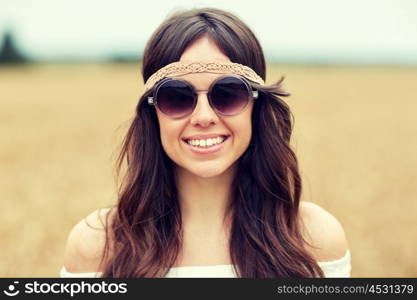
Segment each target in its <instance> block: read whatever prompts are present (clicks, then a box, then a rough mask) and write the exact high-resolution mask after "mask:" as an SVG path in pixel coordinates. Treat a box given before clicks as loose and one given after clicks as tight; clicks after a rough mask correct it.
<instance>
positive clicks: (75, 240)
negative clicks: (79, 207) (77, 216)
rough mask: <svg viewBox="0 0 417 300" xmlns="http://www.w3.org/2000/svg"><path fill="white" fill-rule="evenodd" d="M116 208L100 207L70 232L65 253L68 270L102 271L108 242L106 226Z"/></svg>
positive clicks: (72, 271)
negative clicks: (104, 252)
mask: <svg viewBox="0 0 417 300" xmlns="http://www.w3.org/2000/svg"><path fill="white" fill-rule="evenodd" d="M114 212H115V209H114V208H103V209H98V210H96V211H94V212H92V213H91V214H89V215H88V216H87V217H85V218H84V219H82V220H81V221H79V222H78V223H77V224H76V225H75V226H74V227H73V228H72V229H71V232H70V233H69V236H68V239H67V245H66V248H65V254H64V266H65V269H66V270H67V271H68V272H71V273H83V272H97V271H100V270H101V268H100V262H101V259H102V256H103V251H104V247H105V243H106V226H108V224H110V222H111V219H112V217H113V215H114Z"/></svg>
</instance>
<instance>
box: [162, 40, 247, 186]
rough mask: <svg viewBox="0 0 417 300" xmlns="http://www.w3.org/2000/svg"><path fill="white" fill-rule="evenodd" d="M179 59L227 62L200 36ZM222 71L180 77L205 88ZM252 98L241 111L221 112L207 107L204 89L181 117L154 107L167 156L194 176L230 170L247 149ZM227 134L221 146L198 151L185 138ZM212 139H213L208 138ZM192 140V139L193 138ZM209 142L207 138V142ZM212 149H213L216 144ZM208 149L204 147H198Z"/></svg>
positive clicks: (196, 87)
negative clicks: (225, 113) (212, 150)
mask: <svg viewBox="0 0 417 300" xmlns="http://www.w3.org/2000/svg"><path fill="white" fill-rule="evenodd" d="M180 61H181V62H214V61H217V62H230V59H229V58H228V57H227V56H226V55H225V54H223V53H222V51H221V50H220V49H219V48H218V47H217V45H216V44H215V43H214V42H213V41H212V40H210V39H209V38H207V37H202V38H200V39H198V40H196V41H195V42H194V43H192V44H191V45H190V46H189V47H188V48H187V49H186V50H185V51H184V53H183V54H182V56H181V58H180ZM220 76H222V74H213V73H192V74H186V75H182V76H178V77H179V78H182V79H185V80H186V81H188V82H189V83H191V84H192V85H193V86H194V88H195V89H197V90H208V89H209V87H210V84H211V83H212V82H213V81H214V80H215V79H216V78H218V77H220ZM252 110H253V101H252V100H251V101H249V104H248V105H247V107H246V108H245V110H244V111H242V112H241V113H240V114H238V115H235V116H222V115H218V114H216V112H215V111H214V110H213V109H212V108H211V107H210V104H209V102H208V98H207V94H206V93H199V94H198V101H197V105H196V107H195V109H194V111H193V112H192V113H191V114H190V115H188V116H186V117H183V118H180V119H172V118H170V117H168V116H166V115H164V114H163V113H161V112H160V111H159V110H158V109H157V110H156V112H157V116H158V120H159V126H160V135H161V141H162V146H163V148H164V150H165V152H166V154H167V155H168V157H169V158H170V159H171V160H172V161H173V162H174V163H175V164H176V165H177V167H178V168H180V169H181V171H186V172H190V173H192V174H194V175H195V176H199V177H204V178H210V177H215V176H218V175H220V174H222V173H224V172H225V171H227V170H229V169H230V168H231V167H232V166H234V163H235V162H236V161H237V160H238V158H239V157H240V156H241V155H242V154H243V153H244V152H245V150H246V149H247V147H248V145H249V142H250V139H251V136H252V122H251V116H252ZM212 134H215V136H224V135H226V136H228V138H227V139H226V140H225V141H224V142H223V143H221V144H220V145H216V146H214V147H216V148H220V149H219V150H218V151H216V152H212V153H204V154H202V153H197V152H196V151H198V150H199V149H201V148H196V147H193V146H191V145H189V144H188V143H187V142H185V141H184V139H185V138H190V137H192V136H195V135H203V137H201V138H195V139H194V140H207V139H206V138H204V135H212ZM211 142H213V140H211ZM193 143H194V142H193ZM209 143H210V142H209ZM214 147H213V148H212V149H215V148H214ZM203 150H205V151H207V150H210V148H209V147H208V148H203V149H201V151H203Z"/></svg>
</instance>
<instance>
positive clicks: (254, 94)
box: [148, 75, 259, 119]
mask: <svg viewBox="0 0 417 300" xmlns="http://www.w3.org/2000/svg"><path fill="white" fill-rule="evenodd" d="M229 77H233V78H237V79H239V80H241V81H242V82H243V84H244V85H245V87H246V89H247V92H248V100H247V102H246V104H245V106H244V107H243V108H242V110H240V111H239V112H237V113H235V114H233V115H228V114H224V113H222V112H220V111H218V110H217V109H216V108H215V107H214V106H213V104H212V100H211V97H210V93H211V91H212V89H213V87H214V86H215V84H216V83H217V82H219V81H220V80H222V79H224V78H229ZM171 80H175V81H181V82H183V83H184V84H186V85H187V86H189V87H190V88H191V90H192V92H193V100H194V102H193V109H192V110H191V111H190V113H186V114H184V115H181V116H178V117H173V116H171V115H168V114H166V113H164V112H163V111H162V110H161V109H159V107H158V101H157V95H158V91H159V88H160V87H161V86H162V85H163V84H164V83H166V82H168V81H171ZM201 92H206V93H207V99H208V101H209V104H210V107H211V108H212V109H213V110H214V111H215V112H216V113H217V114H220V115H222V116H236V115H238V114H240V113H241V112H243V111H244V110H245V109H246V107H247V106H248V103H249V101H250V100H255V99H257V98H258V96H259V92H258V91H257V90H254V89H252V87H251V86H250V84H249V82H248V81H247V80H246V79H245V78H244V77H241V76H237V75H225V76H221V77H219V78H217V79H216V80H214V81H213V82H212V83H211V84H210V86H209V88H208V90H197V89H196V88H195V87H194V86H193V85H192V84H191V83H190V82H188V81H187V80H185V79H181V78H179V79H178V78H165V79H163V80H161V81H160V82H158V83H157V84H156V85H155V88H154V92H153V93H152V94H153V96H148V104H149V105H153V106H155V107H156V108H158V109H159V111H160V112H161V113H163V114H164V115H166V116H168V117H171V118H175V119H178V118H184V117H186V116H189V115H190V114H192V112H193V111H194V109H195V107H196V106H197V101H198V94H199V93H201Z"/></svg>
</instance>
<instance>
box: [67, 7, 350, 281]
mask: <svg viewBox="0 0 417 300" xmlns="http://www.w3.org/2000/svg"><path fill="white" fill-rule="evenodd" d="M142 73H143V78H144V81H145V92H144V94H143V95H142V97H141V98H140V100H139V103H138V106H137V109H136V116H135V118H134V120H133V121H132V124H131V126H130V129H129V131H128V133H127V135H126V138H125V140H124V144H123V148H122V152H121V154H120V157H119V161H118V170H119V171H120V169H121V168H122V166H124V165H123V163H124V162H125V163H126V165H125V167H126V168H125V169H126V174H125V176H124V177H123V182H122V186H121V189H120V193H119V199H118V203H117V205H116V206H115V207H114V208H110V209H106V210H104V211H96V212H94V213H92V214H91V215H89V216H88V217H87V218H86V220H82V221H81V222H79V223H78V224H77V225H76V226H75V227H74V228H73V230H72V231H71V233H70V236H69V238H68V243H67V249H66V253H65V263H64V268H63V269H62V271H61V276H102V277H183V276H184V277H193V276H196V277H251V278H255V277H256V278H272V277H275V278H276V277H323V276H326V277H345V276H349V274H350V253H349V250H348V247H347V242H346V238H345V234H344V231H343V228H342V227H341V225H340V223H339V222H338V221H337V220H336V219H335V218H334V217H333V216H332V215H331V214H330V213H328V212H326V211H325V210H324V209H322V208H320V207H319V206H317V205H315V204H313V203H308V202H300V193H301V181H300V175H299V172H298V165H297V159H296V157H295V155H294V152H293V151H292V150H291V148H290V145H289V143H290V136H291V131H292V121H291V114H290V111H289V108H288V106H287V105H286V104H285V102H283V101H282V100H281V97H285V96H288V94H287V93H285V92H283V91H282V90H281V88H280V83H281V81H282V79H281V80H280V81H278V82H277V83H276V84H275V85H272V86H266V85H265V83H264V80H265V60H264V56H263V52H262V49H261V46H260V45H259V42H258V40H257V39H256V37H255V36H254V34H253V33H252V31H251V30H250V29H249V28H248V27H247V26H246V25H245V24H244V23H243V22H242V21H241V20H239V19H238V18H237V17H236V16H234V15H232V14H230V13H228V12H225V11H222V10H217V9H193V10H189V11H184V12H179V13H176V14H175V15H173V16H171V17H169V18H168V19H167V20H166V21H165V22H164V23H163V24H162V25H161V26H160V27H159V28H158V29H157V30H156V32H155V33H154V34H153V36H152V37H151V39H150V41H149V42H148V44H147V47H146V50H145V53H144V56H143V66H142Z"/></svg>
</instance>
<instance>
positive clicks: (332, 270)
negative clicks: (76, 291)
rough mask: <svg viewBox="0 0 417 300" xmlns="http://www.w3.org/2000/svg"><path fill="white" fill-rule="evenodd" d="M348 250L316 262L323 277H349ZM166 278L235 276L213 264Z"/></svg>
mask: <svg viewBox="0 0 417 300" xmlns="http://www.w3.org/2000/svg"><path fill="white" fill-rule="evenodd" d="M350 260H351V259H350V252H349V250H347V251H346V254H345V255H344V256H343V257H342V258H340V259H337V260H332V261H325V262H318V265H319V266H320V268H321V269H322V270H323V272H324V275H325V277H350V271H351V263H350ZM101 274H102V273H101V272H86V273H70V272H67V270H66V269H65V267H62V269H61V272H60V276H61V277H65V278H70V277H72V278H74V277H77V278H87V277H101ZM166 277H167V278H194V277H198V278H234V277H237V276H236V273H235V271H234V269H233V266H232V265H213V266H185V267H174V268H171V269H170V270H169V272H168V274H167V275H166Z"/></svg>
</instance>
